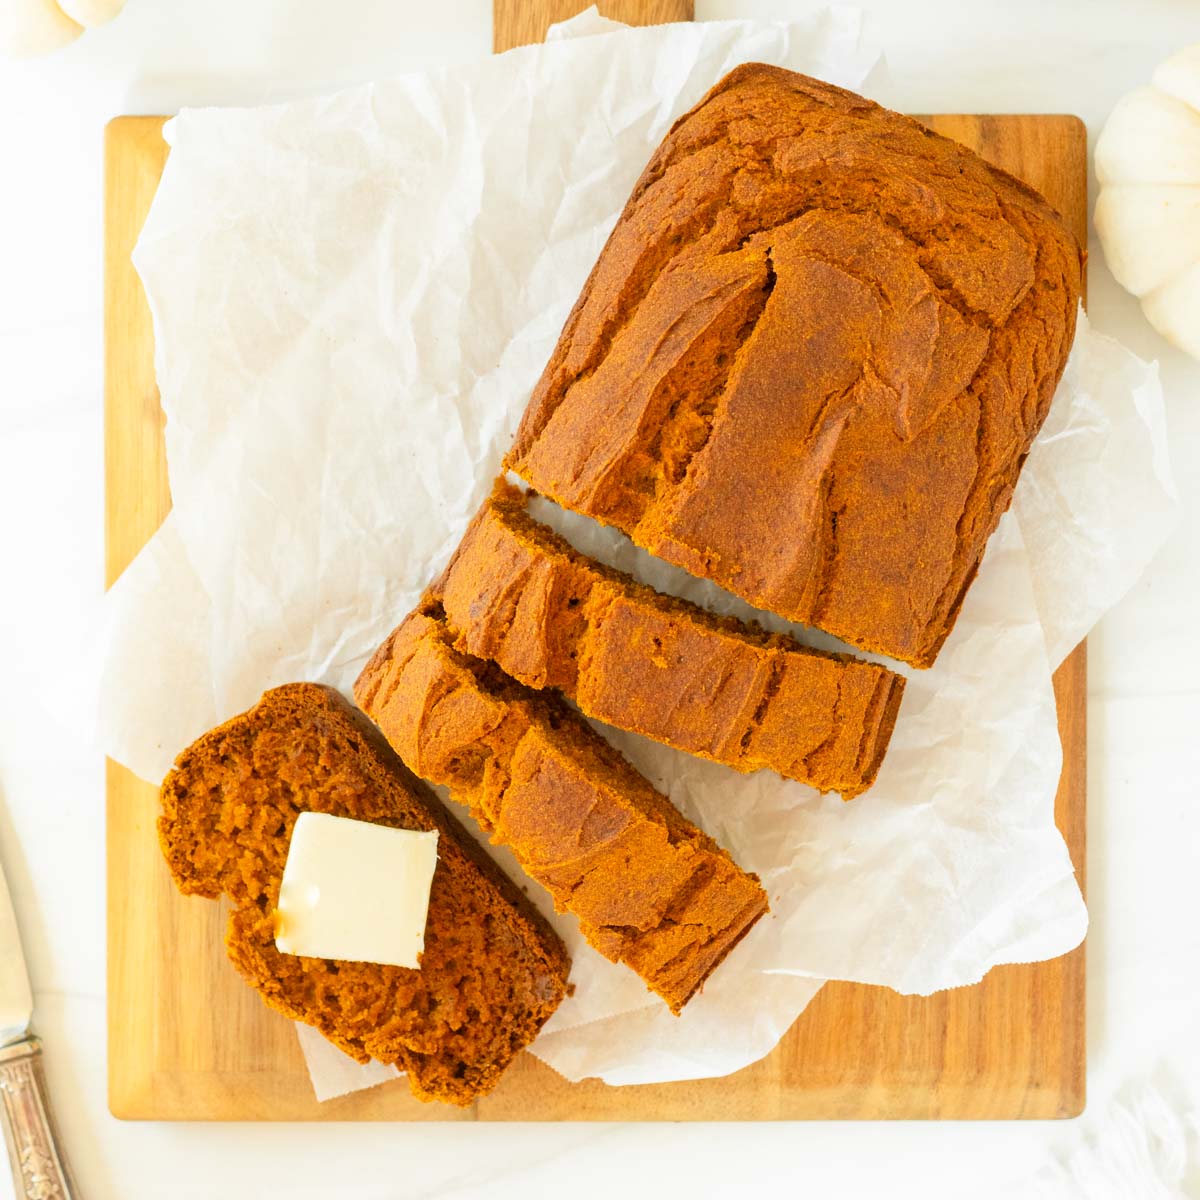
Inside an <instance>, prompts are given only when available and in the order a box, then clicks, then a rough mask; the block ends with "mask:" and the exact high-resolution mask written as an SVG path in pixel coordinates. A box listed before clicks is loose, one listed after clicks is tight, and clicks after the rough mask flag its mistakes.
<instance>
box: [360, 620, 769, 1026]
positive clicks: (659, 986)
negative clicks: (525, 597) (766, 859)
mask: <svg viewBox="0 0 1200 1200" xmlns="http://www.w3.org/2000/svg"><path fill="white" fill-rule="evenodd" d="M453 640H454V639H453V636H452V634H451V633H450V631H449V629H448V628H447V626H446V623H445V621H444V619H443V618H442V615H441V611H440V609H439V608H438V606H437V605H436V604H435V603H429V604H427V605H425V606H424V607H423V609H422V610H419V611H417V612H415V613H413V614H412V615H411V616H409V617H408V619H407V620H405V621H404V622H403V624H401V625H400V627H399V628H398V629H396V630H395V632H393V634H392V635H391V637H389V638H388V639H387V641H386V642H385V643H384V644H383V645H382V646H381V647H380V648H379V650H378V651H377V652H376V654H375V656H374V657H373V658H372V659H371V661H370V662H369V663H368V664H367V666H366V668H365V669H364V671H363V673H362V675H361V676H360V677H359V680H358V682H357V684H356V685H355V688H354V695H355V698H356V699H357V701H358V703H359V705H360V706H361V707H362V709H363V710H364V711H365V712H366V713H367V714H368V715H369V716H370V717H372V718H373V719H374V720H375V721H376V722H378V724H379V726H380V728H381V729H382V730H383V732H384V735H385V736H386V737H387V739H388V741H389V742H391V744H392V746H393V747H394V748H395V750H396V752H397V753H398V754H399V755H400V757H401V758H403V759H404V761H405V762H406V763H407V764H408V765H409V766H410V767H411V768H412V769H413V770H414V771H416V772H417V773H418V774H420V775H422V776H424V777H425V778H426V779H428V780H430V781H431V782H433V783H438V784H444V785H445V786H446V787H447V788H449V790H450V795H451V797H452V798H454V799H455V800H458V801H459V802H461V803H464V804H467V805H468V806H469V807H470V810H471V813H472V815H473V816H474V817H475V819H476V820H477V821H479V823H480V824H481V825H482V826H483V827H484V828H485V829H486V830H488V832H489V833H490V834H491V835H492V840H493V841H494V842H496V843H498V844H501V845H505V846H508V847H509V848H510V849H511V850H512V851H513V852H514V853H515V854H516V856H517V859H518V860H519V862H520V863H521V866H522V867H523V868H524V869H525V871H526V872H527V873H528V874H529V875H530V876H531V877H532V878H533V879H535V880H536V881H537V882H538V883H540V884H541V885H542V886H543V887H544V888H546V889H547V891H549V892H550V894H551V896H552V897H553V898H554V903H555V906H556V907H557V908H558V909H559V910H560V911H566V912H571V913H574V914H575V916H576V917H578V918H579V926H580V930H581V931H582V933H583V935H584V936H585V937H586V938H587V940H588V941H589V942H591V944H592V945H593V946H595V947H596V949H597V950H599V951H600V953H601V954H603V955H604V956H605V957H606V958H609V959H612V960H613V961H614V962H620V963H624V964H625V965H626V966H628V967H629V968H631V969H632V970H634V971H636V972H637V973H638V974H639V975H640V976H641V977H642V979H643V980H645V983H646V986H647V987H648V988H650V990H651V991H652V992H655V993H656V994H657V995H659V996H661V997H662V999H663V1000H664V1001H666V1003H667V1005H668V1006H669V1007H670V1009H671V1011H672V1012H674V1013H678V1012H679V1011H680V1010H681V1009H682V1008H683V1006H684V1005H685V1004H686V1003H687V1002H688V1000H689V999H690V998H691V997H692V996H693V995H695V993H696V992H697V991H698V990H699V988H700V987H701V986H702V984H703V983H704V981H705V980H706V979H707V978H708V976H709V975H710V974H711V973H712V972H713V970H715V968H716V967H717V965H718V964H719V963H720V962H721V960H722V959H723V958H724V957H725V956H726V955H727V954H728V953H729V951H730V950H732V949H733V947H734V946H735V945H736V944H737V943H738V942H739V941H740V940H741V939H742V938H743V937H744V936H745V935H746V933H747V932H748V931H749V930H750V928H751V926H752V925H753V924H754V923H755V921H757V920H758V918H759V917H761V916H762V915H763V913H765V912H766V911H767V897H766V893H765V892H764V891H763V889H762V886H761V885H760V884H759V882H758V879H757V877H756V876H754V875H750V874H747V873H746V872H745V871H743V870H741V869H740V868H739V867H738V866H737V865H736V864H735V863H734V862H733V860H732V859H731V858H730V857H729V855H728V854H726V853H725V851H723V850H722V849H721V848H720V847H719V846H718V845H717V844H716V843H715V842H714V841H713V840H712V839H711V838H709V837H707V836H706V835H705V834H704V833H702V832H701V831H700V830H699V829H697V828H696V826H694V825H693V824H692V823H691V822H690V821H688V820H686V819H685V818H684V817H683V815H682V814H681V813H680V812H679V811H678V810H677V809H676V808H675V807H674V806H673V805H672V804H671V803H670V801H668V800H667V798H666V797H665V796H663V795H661V794H660V793H659V792H657V791H655V789H654V788H653V787H652V786H651V785H650V784H649V783H648V782H647V781H646V780H645V779H643V778H642V776H641V775H639V774H638V773H637V772H636V771H635V770H634V769H633V768H632V767H631V766H630V765H629V764H628V763H627V762H626V761H625V759H623V758H622V757H621V755H620V754H618V753H617V751H616V750H614V749H613V748H612V747H611V746H610V745H609V744H608V743H607V742H605V741H604V739H603V738H601V737H600V736H599V735H598V734H597V733H596V732H595V731H594V730H592V728H591V727H590V726H589V725H588V724H587V723H586V722H585V721H584V720H583V719H582V718H581V717H579V716H578V715H577V714H576V713H574V712H573V711H571V710H570V709H569V708H568V707H567V706H566V704H565V703H564V702H563V701H562V700H560V699H559V698H558V697H557V696H555V695H553V694H552V693H546V692H533V691H530V690H529V689H528V688H525V687H523V686H522V685H521V684H519V683H516V682H515V681H513V680H512V679H509V678H508V677H507V676H506V675H504V674H503V672H501V671H500V670H499V669H498V668H496V667H495V666H494V665H493V664H491V663H485V662H483V661H481V660H480V659H475V658H471V657H469V656H467V655H464V654H462V653H460V652H459V651H457V650H455V649H454V645H453Z"/></svg>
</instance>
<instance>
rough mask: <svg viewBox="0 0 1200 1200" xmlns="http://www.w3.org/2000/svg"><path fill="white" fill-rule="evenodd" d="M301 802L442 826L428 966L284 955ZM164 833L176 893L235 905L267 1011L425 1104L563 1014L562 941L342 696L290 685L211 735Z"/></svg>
mask: <svg viewBox="0 0 1200 1200" xmlns="http://www.w3.org/2000/svg"><path fill="white" fill-rule="evenodd" d="M307 811H313V812H325V813H332V814H334V815H335V816H342V817H352V818H354V819H356V820H360V821H374V822H376V823H378V824H381V825H392V826H395V827H398V828H402V829H421V830H433V829H436V830H437V831H438V835H439V836H438V864H437V869H436V871H435V872H434V877H433V885H432V889H431V893H430V899H429V915H428V919H427V922H426V927H425V950H424V952H423V954H422V956H421V966H420V969H419V970H410V969H408V968H406V967H394V966H383V965H379V964H375V963H360V962H342V961H335V960H330V959H322V958H307V957H302V956H299V955H292V954H282V953H280V952H279V951H278V950H276V949H275V930H274V919H273V914H274V910H275V906H276V903H277V901H278V898H279V884H280V880H281V879H282V876H283V867H284V863H285V862H286V860H287V853H288V846H289V843H290V840H291V833H292V826H293V825H294V824H295V821H296V818H297V817H298V816H299V815H300V814H301V813H302V812H307ZM158 829H159V838H160V841H161V843H162V849H163V854H164V855H165V856H166V860H167V865H168V866H169V867H170V869H171V874H172V875H173V876H174V878H175V882H176V884H177V885H178V886H179V888H180V890H181V891H183V892H185V893H189V894H197V895H201V896H208V897H210V898H212V899H216V898H217V897H219V896H220V895H221V894H222V893H224V894H225V895H226V896H228V897H229V899H230V900H231V901H232V902H233V905H234V909H233V912H232V913H231V915H230V919H229V930H228V934H227V937H226V946H227V948H228V951H229V957H230V958H231V959H232V960H233V963H234V965H235V966H236V967H237V969H238V970H239V971H240V972H241V974H242V975H243V976H244V977H245V979H246V981H247V982H248V983H250V984H251V985H252V986H253V987H255V988H257V989H258V991H259V993H260V994H261V995H262V998H263V999H264V1000H265V1001H266V1003H267V1004H268V1005H270V1006H271V1007H272V1008H275V1009H278V1010H279V1011H280V1012H283V1013H285V1014H286V1015H287V1016H289V1017H291V1018H293V1019H294V1020H298V1021H304V1022H306V1023H308V1024H309V1025H313V1026H315V1027H316V1028H317V1029H319V1030H320V1031H321V1032H322V1033H323V1034H324V1035H325V1036H326V1037H327V1038H328V1039H329V1040H330V1041H331V1042H333V1043H334V1044H335V1045H337V1046H339V1047H340V1048H341V1049H342V1050H344V1051H345V1052H346V1053H347V1054H349V1055H351V1056H352V1057H354V1058H356V1059H358V1060H359V1061H362V1062H365V1061H366V1060H367V1059H368V1058H376V1059H378V1060H380V1061H381V1062H387V1063H395V1064H396V1066H397V1067H398V1068H399V1069H400V1070H402V1071H406V1072H408V1081H409V1086H410V1087H411V1089H412V1091H413V1094H414V1095H416V1096H417V1097H418V1098H420V1099H422V1100H442V1101H446V1102H448V1103H451V1104H458V1105H466V1104H470V1103H471V1102H472V1101H473V1100H475V1099H477V1098H478V1097H479V1096H481V1095H483V1094H484V1093H486V1092H488V1091H490V1090H491V1089H492V1088H493V1087H495V1086H496V1083H497V1082H498V1081H499V1079H500V1076H501V1074H502V1073H503V1071H504V1069H505V1068H506V1067H507V1066H508V1065H509V1063H510V1062H512V1060H513V1058H514V1057H515V1056H516V1055H517V1053H518V1052H519V1051H520V1050H521V1049H522V1048H523V1047H525V1046H526V1045H528V1044H529V1042H531V1041H532V1040H533V1038H534V1037H535V1036H536V1035H537V1032H538V1030H540V1029H541V1027H542V1025H543V1024H544V1023H545V1021H546V1020H547V1019H548V1018H549V1016H550V1014H551V1013H552V1012H553V1011H554V1010H555V1008H557V1007H558V1004H559V1001H560V1000H561V999H562V997H563V995H564V993H565V990H566V986H567V973H568V970H569V968H570V962H569V960H568V958H567V954H566V951H565V949H564V947H563V945H562V942H561V941H560V940H559V939H558V937H557V935H556V934H555V933H554V931H553V930H552V929H551V928H550V926H549V924H548V923H547V922H546V921H545V919H544V918H543V917H542V916H541V915H540V914H539V913H538V912H537V911H536V910H535V909H534V908H533V906H532V905H531V904H530V903H529V901H528V900H527V899H526V897H525V896H523V895H522V893H521V892H520V891H519V890H518V889H517V888H516V887H515V886H514V885H513V883H512V882H511V881H510V880H509V879H508V878H507V877H506V876H505V875H504V874H503V873H502V872H501V871H500V870H499V868H498V867H497V866H496V865H495V864H494V863H493V862H492V861H491V859H490V858H488V857H487V855H486V854H484V853H483V851H482V850H481V849H480V848H479V846H478V845H476V844H475V842H474V841H473V840H472V839H471V838H470V837H469V836H468V835H467V834H466V833H465V832H464V831H463V829H462V828H461V826H460V825H459V824H458V822H457V821H455V820H454V818H453V817H451V816H450V814H449V813H448V812H446V810H445V809H444V808H443V807H442V805H441V804H440V803H439V802H438V801H437V799H436V798H435V797H434V796H433V795H432V794H431V793H430V792H429V790H428V789H427V788H426V787H425V786H424V784H422V783H421V782H420V781H419V780H416V779H414V778H413V777H412V775H411V774H410V773H409V772H408V771H407V770H406V769H405V767H404V765H403V764H402V763H401V762H400V761H399V760H398V759H397V758H396V756H395V754H394V753H393V752H392V751H391V750H390V749H389V748H388V746H387V745H386V744H385V743H384V741H383V739H382V738H381V737H380V736H379V733H378V731H377V730H375V729H374V728H372V727H371V726H370V725H369V724H368V722H367V721H366V720H365V719H364V718H363V717H362V715H361V714H359V713H357V712H355V710H354V709H353V708H352V707H351V706H350V705H349V704H347V703H346V701H345V700H343V699H342V698H341V697H340V696H339V695H338V694H337V693H336V692H334V691H332V690H331V689H329V688H323V687H318V686H316V685H314V684H290V685H288V686H286V687H281V688H275V689H274V690H272V691H269V692H267V693H265V694H264V696H263V698H262V699H261V700H260V701H259V703H258V704H257V705H255V707H254V708H252V709H250V710H249V711H248V712H245V713H243V714H242V715H241V716H238V717H235V718H234V719H233V720H231V721H228V722H226V724H224V725H222V726H220V727H219V728H217V729H214V730H213V731H212V732H210V733H207V734H205V735H204V737H202V738H200V739H199V740H198V741H196V742H194V743H193V744H192V745H191V746H189V747H188V749H186V750H185V751H184V752H183V753H182V754H181V755H180V756H179V758H178V760H177V762H176V765H175V768H174V770H172V771H171V773H170V774H169V775H168V776H167V778H166V780H165V781H164V783H163V787H162V814H161V816H160V818H159V822H158Z"/></svg>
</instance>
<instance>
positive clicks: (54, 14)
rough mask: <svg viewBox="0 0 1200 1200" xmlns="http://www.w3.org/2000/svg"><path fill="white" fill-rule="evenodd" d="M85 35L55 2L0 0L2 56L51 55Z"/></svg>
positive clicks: (51, 0)
mask: <svg viewBox="0 0 1200 1200" xmlns="http://www.w3.org/2000/svg"><path fill="white" fill-rule="evenodd" d="M82 32H83V29H82V28H81V27H80V26H79V25H78V24H76V23H75V22H74V21H72V20H71V18H70V17H68V16H67V14H66V13H64V12H63V10H62V9H61V8H59V7H58V5H57V4H55V3H54V0H0V55H3V56H4V57H5V58H35V57H36V56H38V55H39V54H49V53H51V51H54V50H58V49H60V48H61V47H63V46H66V45H68V44H69V43H71V42H73V41H74V40H75V39H76V38H77V37H78V36H79V35H80V34H81V33H82Z"/></svg>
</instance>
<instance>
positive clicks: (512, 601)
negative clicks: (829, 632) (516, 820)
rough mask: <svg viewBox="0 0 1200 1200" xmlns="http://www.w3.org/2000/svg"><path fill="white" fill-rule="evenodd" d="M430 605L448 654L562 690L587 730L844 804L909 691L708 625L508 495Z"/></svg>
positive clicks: (838, 661) (479, 523)
mask: <svg viewBox="0 0 1200 1200" xmlns="http://www.w3.org/2000/svg"><path fill="white" fill-rule="evenodd" d="M430 592H431V595H432V596H433V597H434V598H435V599H436V600H437V601H439V602H440V603H441V605H442V608H443V610H444V612H445V618H446V624H447V627H448V629H449V631H450V632H451V634H452V635H453V637H454V645H455V647H456V648H457V649H459V650H462V651H464V652H466V653H467V654H471V655H474V656H476V657H477V658H486V659H489V660H491V661H492V662H495V663H497V664H498V665H499V666H500V667H501V668H502V669H503V670H504V671H506V672H507V673H508V674H509V675H511V676H512V677H513V678H514V679H518V680H520V681H521V682H522V683H525V684H528V685H529V686H531V687H535V688H544V687H551V688H557V689H559V690H560V691H562V692H563V694H564V695H566V696H567V697H569V698H570V699H571V700H574V701H575V703H577V704H578V705H579V707H580V708H581V709H582V710H583V711H584V712H585V713H586V714H587V715H588V716H590V717H595V718H596V719H597V720H600V721H607V722H608V723H609V724H610V725H615V726H617V727H618V728H621V729H628V730H631V731H632V732H634V733H639V734H643V735H644V736H646V737H651V738H654V739H656V740H657V741H660V742H665V743H666V744H667V745H670V746H675V747H676V748H677V749H680V750H686V751H688V752H689V753H691V754H698V755H701V756H702V757H704V758H710V759H714V760H716V761H717V762H722V763H725V764H727V765H728V766H731V767H734V768H736V769H737V770H739V771H754V770H758V769H759V768H762V767H771V768H773V769H774V770H776V771H778V772H779V773H780V774H781V775H785V776H787V777H788V778H791V779H798V780H800V781H801V782H802V783H807V784H811V785H812V786H813V787H816V788H819V789H820V790H821V791H838V792H841V794H842V795H843V797H846V798H849V797H851V796H854V795H857V794H858V793H859V792H861V791H863V790H864V789H866V788H868V787H870V785H871V783H872V782H873V781H874V779H875V775H876V772H877V771H878V769H879V764H880V762H881V761H882V759H883V755H884V751H885V750H886V749H887V743H888V739H889V737H890V736H891V732H892V727H893V726H894V725H895V722H896V710H897V708H898V707H899V703H900V697H901V695H902V694H903V690H904V680H903V678H902V677H901V676H899V675H896V674H895V673H894V672H892V671H889V670H887V669H886V668H885V667H880V666H877V665H876V664H874V663H867V662H859V661H857V660H855V659H853V658H850V657H848V656H846V655H837V654H825V653H822V652H820V651H817V650H812V649H810V648H808V647H805V646H802V645H800V644H799V643H798V642H796V641H794V640H793V639H792V638H790V637H787V636H785V635H783V634H769V633H766V632H765V631H763V630H761V629H759V628H758V627H757V626H749V625H744V624H742V623H741V622H740V621H736V620H734V619H732V618H728V617H715V616H712V615H711V614H709V613H707V612H705V611H704V610H703V609H700V608H697V607H696V606H695V605H693V604H688V603H687V602H686V601H683V600H677V599H675V598H673V597H669V596H664V595H661V594H660V593H658V592H656V591H654V590H653V589H652V588H649V587H646V586H644V585H642V584H640V583H638V582H636V581H635V580H633V579H631V578H630V577H629V576H627V575H623V574H621V573H620V572H619V571H615V570H611V569H609V568H607V567H605V566H602V565H600V564H599V563H596V562H593V561H592V560H590V559H588V558H586V557H584V556H583V555H582V554H579V553H578V552H577V551H575V550H574V549H573V548H572V547H571V546H570V545H569V544H568V543H567V542H566V541H565V540H564V539H563V538H561V537H559V536H558V535H557V534H556V533H554V532H553V531H552V530H551V529H549V528H547V527H546V526H545V525H542V524H540V523H539V522H537V521H535V520H534V519H533V518H532V517H531V516H530V515H529V514H528V513H527V512H526V510H525V497H524V496H523V495H522V493H521V492H520V491H518V490H517V489H516V488H514V487H512V486H510V485H509V484H507V483H504V482H503V481H501V482H500V483H499V484H497V487H496V490H495V492H494V494H493V496H492V497H491V499H490V500H489V501H487V502H486V503H485V504H484V506H483V507H482V508H481V509H480V511H479V513H478V515H477V516H476V517H475V519H474V521H473V522H472V524H471V526H470V528H469V529H468V530H467V533H466V535H465V536H464V537H463V540H462V542H461V544H460V545H459V547H458V550H457V551H456V552H455V555H454V558H453V559H452V560H451V562H450V565H449V566H448V567H447V568H446V571H445V572H444V573H443V575H442V577H441V579H440V580H439V581H438V582H437V583H435V584H434V585H433V587H432V588H431V589H430Z"/></svg>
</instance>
